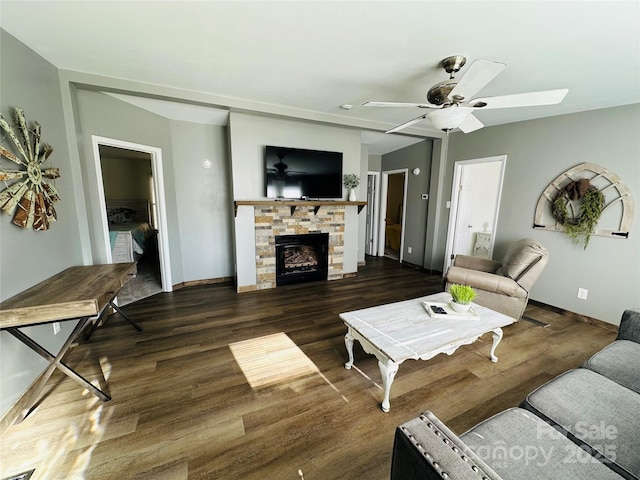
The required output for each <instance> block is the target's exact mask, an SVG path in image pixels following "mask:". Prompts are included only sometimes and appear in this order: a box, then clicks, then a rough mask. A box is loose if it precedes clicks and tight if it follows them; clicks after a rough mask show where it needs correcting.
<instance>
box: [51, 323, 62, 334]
mask: <svg viewBox="0 0 640 480" xmlns="http://www.w3.org/2000/svg"><path fill="white" fill-rule="evenodd" d="M59 333H60V322H53V334H54V335H57V334H59Z"/></svg>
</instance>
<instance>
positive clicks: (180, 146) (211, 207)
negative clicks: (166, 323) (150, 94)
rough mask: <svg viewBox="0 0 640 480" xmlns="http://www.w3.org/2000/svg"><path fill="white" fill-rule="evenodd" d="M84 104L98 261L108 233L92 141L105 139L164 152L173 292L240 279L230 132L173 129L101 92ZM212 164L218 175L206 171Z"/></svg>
mask: <svg viewBox="0 0 640 480" xmlns="http://www.w3.org/2000/svg"><path fill="white" fill-rule="evenodd" d="M77 98H78V110H79V124H80V130H81V132H82V144H83V147H84V148H83V150H82V153H83V154H84V156H83V158H82V159H81V162H82V167H83V173H84V182H85V191H86V192H87V197H88V198H89V200H90V212H91V220H92V221H91V222H90V231H91V232H92V245H93V249H94V261H95V262H96V263H99V262H100V261H104V260H103V258H102V256H101V251H100V249H99V248H96V245H98V243H97V242H98V241H99V240H96V239H99V238H101V235H102V225H101V224H100V222H99V217H98V214H99V208H100V207H99V205H98V204H97V202H98V198H97V196H96V195H95V194H93V192H95V189H96V188H97V184H96V180H95V164H94V159H93V153H92V151H91V136H92V135H98V136H102V137H107V138H112V139H117V140H123V141H127V142H132V143H138V144H142V145H148V146H152V147H158V148H161V149H162V162H163V170H164V191H165V197H166V207H167V223H168V230H169V254H170V259H171V275H172V281H173V284H174V285H175V284H179V283H182V282H189V281H197V280H204V279H212V278H223V277H230V276H233V273H234V271H233V263H232V260H231V259H232V258H233V247H232V234H231V221H232V220H231V219H232V216H233V215H232V210H231V199H230V192H229V184H228V181H227V179H228V175H229V167H228V154H227V150H228V149H227V132H226V128H225V127H220V126H215V125H204V124H198V123H192V122H183V121H172V120H169V119H167V118H164V117H161V116H159V115H155V114H153V113H150V112H148V111H146V110H143V109H141V108H138V107H135V106H132V105H131V104H129V103H126V102H122V101H120V100H117V99H115V98H113V97H111V96H109V95H105V94H103V93H100V92H94V91H89V90H78V91H77ZM205 158H207V159H209V160H211V161H212V163H213V165H212V168H210V169H205V168H203V166H202V160H203V159H205ZM88 208H89V207H88Z"/></svg>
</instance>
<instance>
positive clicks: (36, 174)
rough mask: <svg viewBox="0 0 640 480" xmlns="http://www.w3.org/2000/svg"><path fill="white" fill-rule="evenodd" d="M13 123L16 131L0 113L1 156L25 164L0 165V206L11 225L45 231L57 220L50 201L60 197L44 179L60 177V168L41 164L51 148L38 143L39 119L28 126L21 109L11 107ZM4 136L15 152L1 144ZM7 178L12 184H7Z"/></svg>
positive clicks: (49, 153) (39, 134) (39, 132)
mask: <svg viewBox="0 0 640 480" xmlns="http://www.w3.org/2000/svg"><path fill="white" fill-rule="evenodd" d="M13 123H14V124H15V130H14V128H13V127H12V126H11V125H9V122H8V121H7V120H6V119H5V118H4V117H3V116H2V115H1V114H0V130H1V132H2V139H1V140H2V141H1V142H0V158H2V157H4V158H6V159H7V160H10V161H11V162H13V164H14V165H15V166H18V167H24V170H22V169H20V170H15V169H4V168H3V167H2V165H0V181H1V182H2V183H0V188H1V187H2V186H4V187H6V188H5V189H4V190H2V191H1V192H0V208H1V209H2V211H3V212H4V213H6V214H7V215H12V216H13V220H12V223H13V224H14V225H17V226H19V227H21V228H32V227H33V229H34V230H37V231H43V230H47V229H48V228H49V225H50V224H51V222H53V221H54V220H55V219H56V210H55V208H53V202H56V201H58V200H60V196H59V195H58V191H57V190H56V187H54V186H53V184H52V183H50V182H47V181H46V180H45V179H49V180H55V179H56V178H59V177H60V170H59V169H57V168H54V167H50V168H45V166H44V162H45V161H46V160H47V159H48V158H49V155H51V152H53V147H51V145H49V144H47V143H42V142H41V138H40V137H41V127H40V124H39V123H38V122H33V123H32V125H31V127H32V128H31V129H29V127H28V125H27V120H26V119H25V116H24V111H23V110H22V109H21V108H15V109H14V111H13ZM20 137H22V138H20ZM7 138H8V139H9V140H10V142H8V143H9V144H10V145H12V146H13V148H12V149H13V150H14V151H15V153H13V152H11V150H9V149H7V148H5V146H4V145H3V144H4V142H5V140H6V139H7ZM14 168H15V167H14ZM9 181H14V183H13V184H11V185H9V183H8V182H9Z"/></svg>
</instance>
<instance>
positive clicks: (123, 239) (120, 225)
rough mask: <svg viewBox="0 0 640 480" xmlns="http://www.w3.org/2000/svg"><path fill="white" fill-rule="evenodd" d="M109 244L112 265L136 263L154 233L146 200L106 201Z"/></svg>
mask: <svg viewBox="0 0 640 480" xmlns="http://www.w3.org/2000/svg"><path fill="white" fill-rule="evenodd" d="M106 203H107V220H108V222H109V242H110V243H111V257H112V260H113V263H124V262H136V261H138V259H139V258H140V257H141V256H142V254H143V253H144V251H145V249H146V248H147V246H148V244H149V240H150V239H151V238H152V237H153V236H154V235H155V233H156V231H155V230H154V228H153V226H152V221H151V208H150V205H149V202H148V201H146V200H107V202H106Z"/></svg>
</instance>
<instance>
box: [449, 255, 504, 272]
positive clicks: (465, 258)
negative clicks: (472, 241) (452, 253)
mask: <svg viewBox="0 0 640 480" xmlns="http://www.w3.org/2000/svg"><path fill="white" fill-rule="evenodd" d="M453 265H454V266H456V267H460V268H468V269H470V270H479V271H481V272H489V273H495V271H496V270H498V268H500V267H501V266H502V264H501V263H500V262H496V261H494V260H489V259H488V258H482V257H472V256H469V255H456V258H454V259H453Z"/></svg>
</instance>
